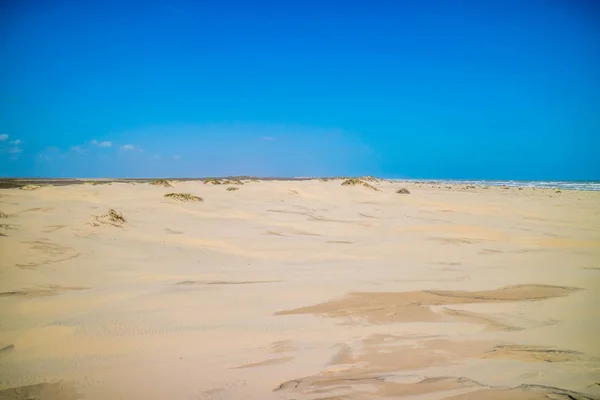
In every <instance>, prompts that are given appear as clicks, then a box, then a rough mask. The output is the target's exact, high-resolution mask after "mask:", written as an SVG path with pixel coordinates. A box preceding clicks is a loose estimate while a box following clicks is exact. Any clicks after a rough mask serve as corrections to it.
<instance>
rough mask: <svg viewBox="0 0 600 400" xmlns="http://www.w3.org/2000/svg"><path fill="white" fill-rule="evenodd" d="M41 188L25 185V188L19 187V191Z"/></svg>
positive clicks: (39, 186)
mask: <svg viewBox="0 0 600 400" xmlns="http://www.w3.org/2000/svg"><path fill="white" fill-rule="evenodd" d="M41 187H42V185H25V186H21V187H20V189H21V190H37V189H39V188H41Z"/></svg>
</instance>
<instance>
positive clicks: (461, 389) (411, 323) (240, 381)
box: [0, 180, 600, 400]
mask: <svg viewBox="0 0 600 400" xmlns="http://www.w3.org/2000/svg"><path fill="white" fill-rule="evenodd" d="M214 183H215V182H209V183H206V184H205V183H203V182H198V181H184V182H183V181H181V182H178V181H171V182H170V186H169V185H165V184H163V183H161V184H160V185H150V184H148V183H141V182H138V183H135V184H132V183H123V182H113V183H106V184H102V185H83V184H73V185H63V186H48V185H42V186H41V187H38V188H36V190H20V189H18V188H11V189H2V190H1V195H2V196H0V212H1V213H0V399H37V398H39V399H50V400H55V399H56V400H71V399H108V398H110V399H133V398H136V399H137V398H140V399H141V398H143V399H290V400H291V399H351V400H356V399H380V398H381V399H385V398H407V399H420V400H427V399H594V398H599V397H600V384H599V381H600V378H599V376H600V375H599V374H600V342H599V341H598V340H597V334H596V332H600V306H599V305H600V264H599V263H600V193H594V192H576V191H572V192H571V191H562V193H556V192H555V191H554V190H551V189H537V190H533V189H527V188H525V189H523V190H517V189H504V188H500V187H498V188H494V187H490V188H483V187H472V186H469V187H468V188H467V187H466V186H465V185H448V184H443V185H442V184H435V183H408V184H399V183H390V182H386V181H379V180H369V181H368V183H369V184H370V185H372V186H373V187H374V188H375V189H377V190H373V189H371V188H370V187H365V186H362V185H356V186H351V185H350V186H342V185H341V181H340V180H328V181H323V180H304V181H254V180H246V181H244V184H239V183H238V182H234V181H231V182H227V183H225V184H214ZM228 187H235V188H237V189H238V190H236V191H233V190H227V188H228ZM400 187H407V188H408V189H409V190H410V194H398V193H396V190H397V189H398V188H400ZM168 193H184V194H190V195H191V196H198V197H200V198H202V199H203V201H185V200H186V199H187V198H188V197H187V196H179V197H177V199H173V198H169V197H167V198H165V194H168ZM189 198H193V197H189ZM182 200H183V201H182ZM111 210H114V212H112V211H111Z"/></svg>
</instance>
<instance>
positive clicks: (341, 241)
mask: <svg viewBox="0 0 600 400" xmlns="http://www.w3.org/2000/svg"><path fill="white" fill-rule="evenodd" d="M327 243H337V244H353V243H354V242H351V241H349V240H328V241H327Z"/></svg>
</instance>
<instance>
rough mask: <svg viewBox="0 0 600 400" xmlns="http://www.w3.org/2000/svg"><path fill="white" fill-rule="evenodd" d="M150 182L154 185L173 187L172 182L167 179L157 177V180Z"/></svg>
mask: <svg viewBox="0 0 600 400" xmlns="http://www.w3.org/2000/svg"><path fill="white" fill-rule="evenodd" d="M150 184H151V185H152V186H160V187H173V185H171V182H169V181H167V180H165V179H157V180H155V181H152V182H150Z"/></svg>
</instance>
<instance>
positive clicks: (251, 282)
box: [177, 280, 281, 285]
mask: <svg viewBox="0 0 600 400" xmlns="http://www.w3.org/2000/svg"><path fill="white" fill-rule="evenodd" d="M275 282H281V281H279V280H275V281H181V282H177V285H253V284H258V283H275Z"/></svg>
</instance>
